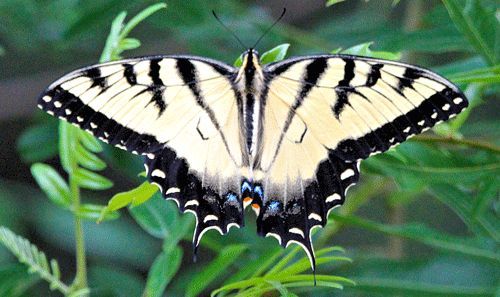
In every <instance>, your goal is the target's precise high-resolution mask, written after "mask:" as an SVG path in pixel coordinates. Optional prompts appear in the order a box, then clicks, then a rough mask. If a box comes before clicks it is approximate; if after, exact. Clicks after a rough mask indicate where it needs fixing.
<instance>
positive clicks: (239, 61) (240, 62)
mask: <svg viewBox="0 0 500 297" xmlns="http://www.w3.org/2000/svg"><path fill="white" fill-rule="evenodd" d="M233 65H234V67H241V65H243V55H239V56H238V58H237V59H236V61H234V63H233Z"/></svg>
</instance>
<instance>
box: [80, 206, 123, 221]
mask: <svg viewBox="0 0 500 297" xmlns="http://www.w3.org/2000/svg"><path fill="white" fill-rule="evenodd" d="M104 208H105V206H104V205H98V204H91V203H85V204H82V205H80V208H79V209H78V211H76V215H77V216H79V217H80V218H82V219H86V220H89V221H94V222H95V221H97V220H99V222H101V221H107V220H114V219H117V218H118V217H119V215H120V214H119V213H117V212H107V213H104V214H103V210H104Z"/></svg>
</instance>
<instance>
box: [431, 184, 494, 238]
mask: <svg viewBox="0 0 500 297" xmlns="http://www.w3.org/2000/svg"><path fill="white" fill-rule="evenodd" d="M483 180H491V182H492V183H493V184H495V182H494V181H495V180H498V175H495V177H489V178H485V179H483ZM429 191H430V193H432V194H433V195H434V197H436V198H437V199H438V200H439V201H441V202H442V203H444V204H445V205H447V206H448V207H449V208H450V209H451V210H453V211H454V212H455V213H456V214H457V215H458V216H459V217H460V219H462V221H463V222H464V223H465V224H466V225H467V227H469V229H470V230H471V231H472V232H474V233H475V234H477V235H478V236H488V237H490V238H492V239H494V240H495V241H496V242H500V221H499V220H498V215H497V214H495V213H490V212H488V213H483V214H482V215H481V216H479V217H475V216H474V211H475V205H474V203H473V199H471V194H470V192H469V191H468V190H466V189H463V187H461V186H460V187H459V186H457V185H442V184H437V185H431V186H430V187H429Z"/></svg>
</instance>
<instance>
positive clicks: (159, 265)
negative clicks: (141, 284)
mask: <svg viewBox="0 0 500 297" xmlns="http://www.w3.org/2000/svg"><path fill="white" fill-rule="evenodd" d="M181 260H182V249H181V248H180V247H177V246H176V247H174V248H172V249H168V250H163V252H162V253H161V254H160V255H158V257H157V258H156V260H155V261H154V263H153V265H152V266H151V269H150V270H149V273H148V279H147V282H146V290H145V291H144V294H143V296H145V297H161V296H163V292H164V291H165V288H166V287H167V285H168V283H169V282H170V281H171V280H172V278H173V277H174V276H175V274H176V273H177V271H178V270H179V268H180V266H181Z"/></svg>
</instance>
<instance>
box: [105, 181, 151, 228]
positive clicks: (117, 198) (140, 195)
mask: <svg viewBox="0 0 500 297" xmlns="http://www.w3.org/2000/svg"><path fill="white" fill-rule="evenodd" d="M156 192H158V187H157V186H155V185H152V184H150V183H149V182H147V181H146V182H143V183H142V184H141V185H140V186H138V187H137V188H135V189H132V190H130V191H127V192H122V193H118V194H115V195H114V196H113V197H111V199H110V200H109V201H108V205H107V206H106V207H105V208H104V209H103V210H102V213H101V216H102V217H104V216H105V215H108V213H110V212H114V211H117V210H118V209H121V208H123V207H125V206H127V205H129V204H132V206H137V205H140V204H142V203H144V202H146V201H147V200H149V199H150V198H151V197H153V195H154V194H155V193H156ZM99 221H101V218H99Z"/></svg>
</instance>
